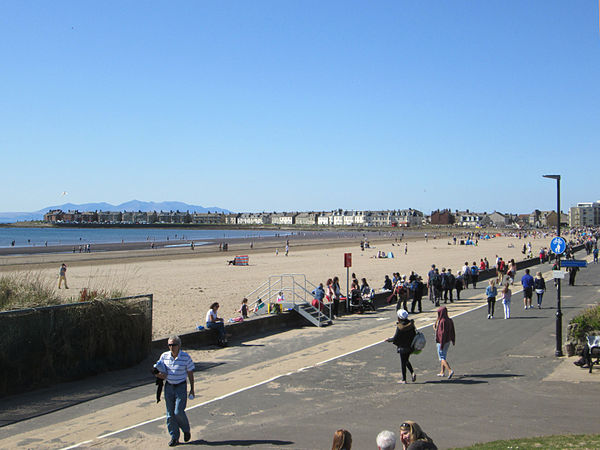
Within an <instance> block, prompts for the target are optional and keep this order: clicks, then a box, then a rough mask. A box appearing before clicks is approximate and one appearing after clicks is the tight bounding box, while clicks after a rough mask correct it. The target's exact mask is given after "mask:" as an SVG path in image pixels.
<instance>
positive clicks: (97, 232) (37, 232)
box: [0, 228, 288, 248]
mask: <svg viewBox="0 0 600 450" xmlns="http://www.w3.org/2000/svg"><path fill="white" fill-rule="evenodd" d="M286 235H288V233H286V232H280V231H265V230H208V229H202V230H194V229H181V228H177V229H175V228H0V248H6V247H38V246H52V245H80V244H112V243H121V242H153V241H156V242H163V241H168V240H174V241H178V240H188V241H193V242H194V243H195V244H196V245H202V244H205V243H207V242H209V241H211V240H214V239H231V238H260V237H270V236H286ZM13 242H14V244H13Z"/></svg>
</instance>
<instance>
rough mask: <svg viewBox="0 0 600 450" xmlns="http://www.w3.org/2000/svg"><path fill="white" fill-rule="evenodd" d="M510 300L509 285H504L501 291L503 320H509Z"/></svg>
mask: <svg viewBox="0 0 600 450" xmlns="http://www.w3.org/2000/svg"><path fill="white" fill-rule="evenodd" d="M511 298H512V291H511V290H510V285H509V284H508V283H506V284H505V285H504V288H503V289H502V297H501V299H502V306H503V307H504V318H505V319H510V299H511Z"/></svg>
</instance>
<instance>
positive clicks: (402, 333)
mask: <svg viewBox="0 0 600 450" xmlns="http://www.w3.org/2000/svg"><path fill="white" fill-rule="evenodd" d="M397 315H398V322H397V323H396V332H395V334H394V336H393V337H391V338H388V339H386V342H392V343H393V344H394V345H395V346H396V347H397V352H398V353H399V354H400V366H401V369H402V380H400V383H401V384H406V368H408V370H409V371H410V374H411V379H412V381H413V383H414V382H415V380H416V379H417V374H415V371H414V370H413V367H412V365H411V363H410V361H409V360H408V359H409V358H410V354H411V353H412V350H413V349H412V342H413V339H414V338H415V335H416V334H417V329H416V328H415V321H414V320H409V318H408V311H406V310H404V309H399V310H398V311H397Z"/></svg>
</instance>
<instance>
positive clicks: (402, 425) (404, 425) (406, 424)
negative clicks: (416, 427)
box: [400, 422, 410, 430]
mask: <svg viewBox="0 0 600 450" xmlns="http://www.w3.org/2000/svg"><path fill="white" fill-rule="evenodd" d="M400 428H406V429H408V430H410V425H409V424H408V423H406V422H404V423H403V424H401V425H400Z"/></svg>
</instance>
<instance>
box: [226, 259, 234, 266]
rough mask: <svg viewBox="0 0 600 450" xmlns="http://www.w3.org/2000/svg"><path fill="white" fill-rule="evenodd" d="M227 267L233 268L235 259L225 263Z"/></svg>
mask: <svg viewBox="0 0 600 450" xmlns="http://www.w3.org/2000/svg"><path fill="white" fill-rule="evenodd" d="M227 265H228V266H235V258H234V259H232V260H230V261H227Z"/></svg>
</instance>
